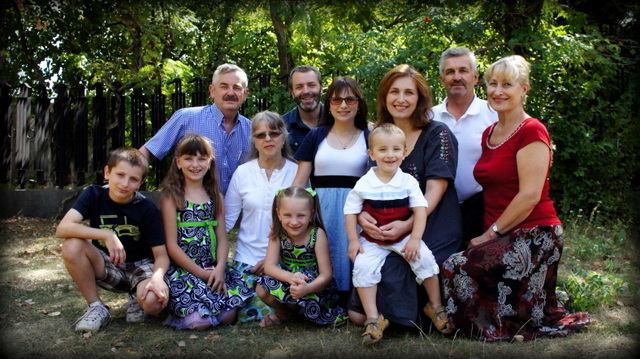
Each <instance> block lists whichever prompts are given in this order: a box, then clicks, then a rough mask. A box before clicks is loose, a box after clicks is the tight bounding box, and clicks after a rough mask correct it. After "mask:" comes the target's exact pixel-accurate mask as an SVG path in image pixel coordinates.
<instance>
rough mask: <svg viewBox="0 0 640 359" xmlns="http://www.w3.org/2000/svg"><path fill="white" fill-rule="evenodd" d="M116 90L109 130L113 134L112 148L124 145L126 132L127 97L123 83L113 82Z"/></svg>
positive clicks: (112, 97) (112, 101)
mask: <svg viewBox="0 0 640 359" xmlns="http://www.w3.org/2000/svg"><path fill="white" fill-rule="evenodd" d="M113 86H114V92H113V94H112V95H111V124H109V126H107V131H108V132H109V133H110V134H111V149H114V148H119V147H122V146H124V132H125V119H126V112H125V111H126V107H127V106H126V105H127V103H126V97H125V96H123V95H122V92H121V89H120V88H121V87H122V83H121V82H119V81H116V82H114V83H113Z"/></svg>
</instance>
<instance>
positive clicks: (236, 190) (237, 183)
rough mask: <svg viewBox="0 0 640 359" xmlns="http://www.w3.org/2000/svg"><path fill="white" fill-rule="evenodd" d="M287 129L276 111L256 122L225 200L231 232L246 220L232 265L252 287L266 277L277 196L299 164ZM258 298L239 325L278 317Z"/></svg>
mask: <svg viewBox="0 0 640 359" xmlns="http://www.w3.org/2000/svg"><path fill="white" fill-rule="evenodd" d="M287 139H288V134H287V127H286V125H285V123H284V121H283V120H282V117H280V115H278V114H277V113H275V112H270V111H264V112H260V113H258V114H256V115H255V116H254V117H253V118H252V119H251V145H250V146H249V151H250V152H249V157H248V160H247V162H246V163H244V164H242V165H240V166H239V167H238V169H237V170H236V171H235V172H234V174H233V177H232V178H231V183H230V184H229V189H228V190H227V194H226V196H225V199H224V203H225V213H226V214H225V220H226V225H227V228H228V229H231V228H233V227H234V225H235V224H236V221H237V220H238V217H239V216H240V213H242V219H241V221H240V228H239V230H238V237H237V244H236V250H235V255H234V257H233V261H232V262H231V263H230V264H231V266H233V267H235V268H236V269H238V270H239V271H240V272H241V273H242V274H243V277H244V280H245V281H246V282H247V284H248V285H249V287H250V288H254V289H255V280H256V279H257V278H259V276H261V275H262V274H264V273H263V261H264V258H265V255H266V253H267V243H268V242H269V238H268V236H269V231H270V226H271V207H272V203H273V197H274V196H275V193H276V191H277V190H278V189H279V188H282V187H288V186H289V185H290V184H291V182H292V181H293V179H294V177H295V175H296V171H297V169H298V165H297V164H296V163H295V162H294V160H293V156H292V153H291V147H289V142H288V140H287ZM253 294H254V296H253V297H252V298H251V299H249V300H248V301H247V304H246V306H245V307H244V308H242V309H241V310H240V311H239V312H238V320H240V321H241V322H249V321H253V320H261V319H262V318H264V317H265V316H266V315H268V314H271V313H273V311H272V309H271V308H270V307H268V306H267V305H266V304H264V303H263V302H262V301H261V300H260V298H259V297H258V296H257V295H255V292H254V293H253Z"/></svg>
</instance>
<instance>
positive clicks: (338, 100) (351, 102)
mask: <svg viewBox="0 0 640 359" xmlns="http://www.w3.org/2000/svg"><path fill="white" fill-rule="evenodd" d="M342 101H344V102H346V103H347V105H349V106H351V105H355V104H356V103H358V98H357V97H353V96H349V97H332V98H331V104H332V105H335V106H338V105H342Z"/></svg>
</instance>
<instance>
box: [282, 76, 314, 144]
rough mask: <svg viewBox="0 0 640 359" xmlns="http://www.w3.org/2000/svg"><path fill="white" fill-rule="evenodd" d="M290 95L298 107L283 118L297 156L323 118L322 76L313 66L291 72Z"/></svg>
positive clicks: (290, 142)
mask: <svg viewBox="0 0 640 359" xmlns="http://www.w3.org/2000/svg"><path fill="white" fill-rule="evenodd" d="M289 93H291V97H293V99H294V100H295V102H296V105H297V106H296V107H294V108H293V109H292V110H291V111H289V112H287V113H285V114H284V115H283V116H282V118H283V119H284V121H285V123H286V124H287V131H288V132H289V144H290V145H291V149H292V150H293V153H294V154H295V153H296V151H298V147H300V145H301V144H302V140H304V137H305V136H306V135H307V133H309V131H311V129H312V128H315V127H316V126H318V121H319V120H320V117H322V111H323V107H324V106H323V105H322V104H321V103H320V96H321V95H322V76H321V75H320V71H318V69H316V68H315V67H313V66H309V65H302V66H298V67H296V68H295V69H293V70H291V73H290V74H289Z"/></svg>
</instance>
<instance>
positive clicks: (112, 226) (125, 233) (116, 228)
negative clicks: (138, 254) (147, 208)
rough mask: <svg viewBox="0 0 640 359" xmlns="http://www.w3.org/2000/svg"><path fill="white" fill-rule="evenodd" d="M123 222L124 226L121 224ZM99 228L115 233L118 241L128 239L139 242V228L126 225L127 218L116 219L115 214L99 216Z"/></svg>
mask: <svg viewBox="0 0 640 359" xmlns="http://www.w3.org/2000/svg"><path fill="white" fill-rule="evenodd" d="M123 222H124V224H122V223H123ZM100 228H101V229H106V230H108V231H111V232H113V233H115V234H116V235H117V236H118V238H120V240H122V239H123V237H129V238H130V239H131V240H133V241H136V242H137V241H139V240H140V228H139V227H138V226H134V225H132V224H128V223H127V216H124V220H121V219H119V218H118V216H117V215H115V214H107V215H101V216H100Z"/></svg>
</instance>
